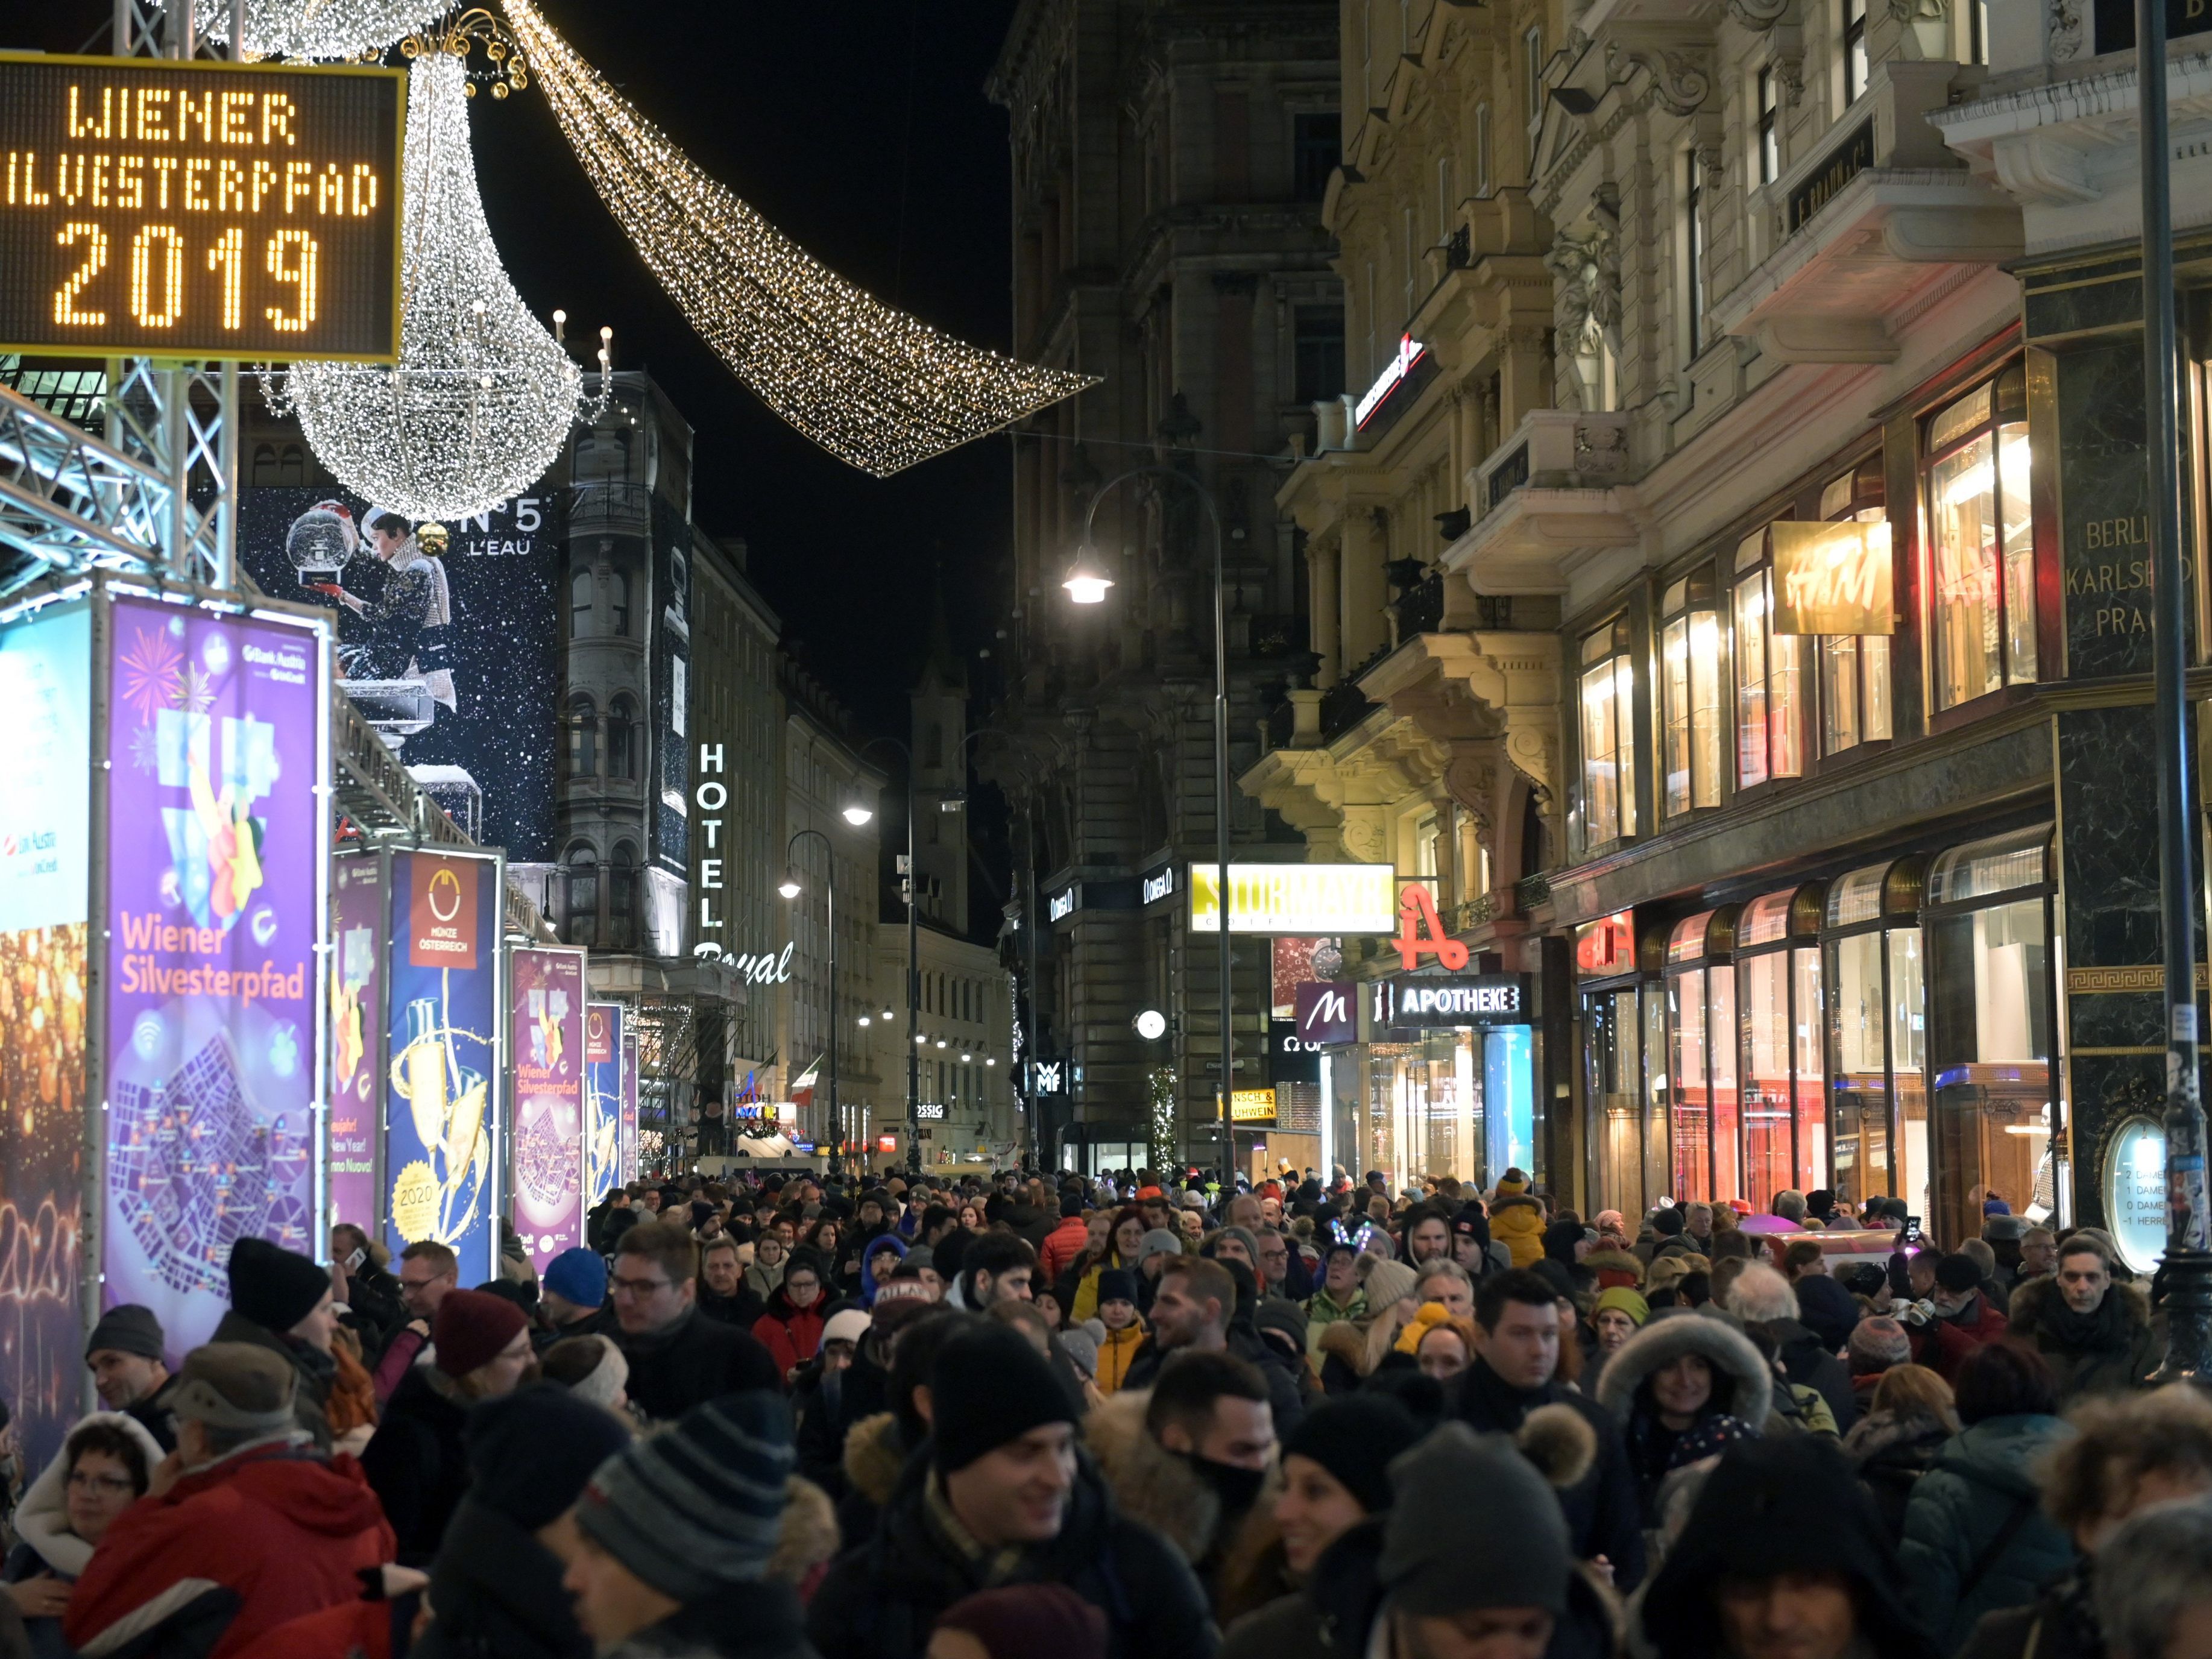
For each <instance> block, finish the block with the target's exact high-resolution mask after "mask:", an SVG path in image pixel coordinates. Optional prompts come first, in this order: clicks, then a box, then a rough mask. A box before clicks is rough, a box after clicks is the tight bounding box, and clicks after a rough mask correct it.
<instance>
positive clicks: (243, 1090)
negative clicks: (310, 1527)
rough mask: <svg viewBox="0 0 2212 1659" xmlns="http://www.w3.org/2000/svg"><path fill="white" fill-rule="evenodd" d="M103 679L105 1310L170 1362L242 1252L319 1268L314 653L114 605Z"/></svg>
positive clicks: (259, 629)
mask: <svg viewBox="0 0 2212 1659" xmlns="http://www.w3.org/2000/svg"><path fill="white" fill-rule="evenodd" d="M112 628H113V645H112V653H113V656H112V663H111V664H110V667H109V680H108V710H109V716H108V717H109V732H108V756H109V769H108V773H107V778H108V801H107V822H106V826H105V828H106V843H107V854H108V871H109V876H108V893H107V915H106V924H107V927H108V941H107V974H108V1004H107V1033H106V1039H107V1040H106V1053H107V1057H108V1068H109V1076H108V1085H107V1091H108V1123H107V1149H106V1154H107V1173H106V1212H107V1214H106V1229H105V1241H106V1244H105V1250H104V1254H103V1266H104V1268H105V1271H106V1285H105V1291H104V1294H105V1302H106V1306H109V1307H114V1306H116V1305H117V1304H120V1303H125V1302H136V1303H143V1304H145V1305H147V1306H149V1307H150V1308H152V1309H153V1310H154V1312H155V1316H157V1317H158V1318H159V1319H160V1320H161V1327H162V1329H163V1331H164V1332H165V1333H166V1334H167V1341H168V1346H169V1348H170V1351H171V1353H172V1356H173V1357H178V1358H180V1357H181V1356H182V1355H183V1353H184V1352H185V1351H186V1350H188V1349H190V1348H193V1347H196V1346H198V1345H199V1344H200V1343H202V1342H204V1341H205V1340H207V1338H208V1335H209V1334H210V1332H211V1331H213V1330H214V1328H215V1326H216V1322H217V1321H218V1320H219V1319H220V1318H221V1317H222V1312H223V1310H224V1308H225V1306H226V1305H227V1304H228V1281H227V1279H226V1274H225V1269H226V1267H228V1262H229V1260H230V1249H231V1246H232V1245H233V1244H234V1243H236V1242H237V1241H238V1240H239V1239H240V1238H246V1237H258V1238H265V1239H268V1240H270V1242H271V1243H276V1244H280V1245H282V1246H283V1248H285V1249H288V1250H296V1251H298V1252H300V1253H301V1254H302V1255H320V1254H321V1249H322V1239H321V1237H320V1235H321V1228H320V1227H319V1225H318V1218H317V1216H316V1214H315V1202H316V1194H315V1178H314V1177H315V1156H314V1154H315V1146H314V1136H315V1127H316V1125H315V1105H316V1100H315V1091H316V1081H317V1079H316V1052H317V1014H318V1012H319V1008H318V1005H317V998H318V996H319V993H320V988H321V987H319V985H318V984H317V982H316V973H315V969H314V966H313V963H314V958H315V946H316V944H317V943H318V942H319V940H320V939H322V938H323V937H324V933H323V927H324V921H323V916H322V915H321V914H320V909H321V900H322V896H323V895H322V892H321V887H320V882H319V874H320V867H321V861H322V848H323V842H324V828H323V822H322V816H323V804H322V799H321V796H320V793H319V788H318V786H319V784H321V782H322V781H323V780H322V778H321V776H320V765H321V759H322V753H321V741H322V731H323V700H322V691H321V679H322V668H321V662H320V650H319V641H318V639H317V637H316V635H315V634H314V633H313V631H311V630H309V629H303V628H300V627H295V626H289V625H287V624H284V623H278V622H276V621H273V620H268V619H253V618H246V617H224V616H216V615H214V614H211V613H210V612H207V611H197V610H191V609H188V608H186V607H185V606H182V605H161V604H157V603H154V602H151V601H145V600H138V599H118V600H116V601H115V602H114V607H113V623H112Z"/></svg>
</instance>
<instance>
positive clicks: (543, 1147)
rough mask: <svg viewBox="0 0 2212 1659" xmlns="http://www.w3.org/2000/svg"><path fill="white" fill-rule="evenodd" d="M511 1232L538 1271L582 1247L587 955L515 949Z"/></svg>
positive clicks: (511, 1051) (511, 1050) (513, 969)
mask: <svg viewBox="0 0 2212 1659" xmlns="http://www.w3.org/2000/svg"><path fill="white" fill-rule="evenodd" d="M512 974H513V990H514V1024H513V1048H511V1049H510V1050H509V1052H510V1053H511V1054H513V1057H514V1059H513V1064H514V1143H513V1144H514V1230H515V1231H516V1232H518V1233H520V1234H521V1235H522V1243H523V1248H524V1249H527V1250H528V1251H529V1252H530V1265H531V1266H532V1267H535V1268H536V1269H537V1270H538V1272H539V1273H544V1271H545V1267H546V1264H547V1263H548V1262H550V1261H552V1260H553V1258H554V1257H555V1256H556V1255H560V1254H561V1252H562V1251H563V1250H566V1249H573V1248H574V1247H575V1246H576V1245H579V1244H581V1243H583V1242H584V1182H585V1174H584V1112H585V1108H586V1102H585V1098H584V953H583V952H582V951H538V950H528V949H525V950H519V951H514V952H513V966H512Z"/></svg>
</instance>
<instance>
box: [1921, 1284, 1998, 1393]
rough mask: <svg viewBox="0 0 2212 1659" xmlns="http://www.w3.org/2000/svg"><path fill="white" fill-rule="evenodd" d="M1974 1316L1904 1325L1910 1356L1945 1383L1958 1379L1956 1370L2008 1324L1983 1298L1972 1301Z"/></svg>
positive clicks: (1986, 1299) (1994, 1338)
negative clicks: (1910, 1343)
mask: <svg viewBox="0 0 2212 1659" xmlns="http://www.w3.org/2000/svg"><path fill="white" fill-rule="evenodd" d="M1974 1314H1975V1317H1974V1318H1973V1319H1972V1321H1971V1322H1960V1321H1958V1320H1955V1319H1939V1320H1936V1322H1934V1323H1932V1324H1928V1325H1921V1326H1917V1327H1916V1326H1907V1327H1906V1329H1907V1331H1908V1332H1910V1333H1911V1339H1912V1357H1913V1358H1914V1359H1916V1360H1917V1361H1918V1362H1919V1363H1920V1364H1923V1365H1925V1366H1927V1367H1928V1368H1929V1370H1932V1371H1934V1372H1935V1373H1936V1375H1937V1376H1941V1377H1942V1379H1943V1380H1944V1381H1945V1382H1946V1383H1954V1382H1956V1381H1957V1380H1958V1376H1959V1367H1960V1366H1961V1365H1963V1364H1966V1360H1967V1358H1969V1356H1971V1355H1972V1353H1973V1352H1974V1350H1975V1349H1977V1348H1978V1347H1980V1346H1982V1345H1983V1344H1984V1343H1985V1342H1995V1341H1996V1340H1998V1339H1999V1338H2001V1337H2002V1336H2003V1335H2004V1334H2005V1329H2006V1327H2007V1325H2008V1321H2007V1320H2006V1318H2005V1316H2003V1315H2002V1314H2001V1313H1999V1312H1998V1311H1997V1310H1996V1309H1995V1308H1993V1307H1991V1306H1990V1299H1989V1297H1985V1296H1980V1295H1977V1296H1976V1297H1975V1298H1974Z"/></svg>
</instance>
